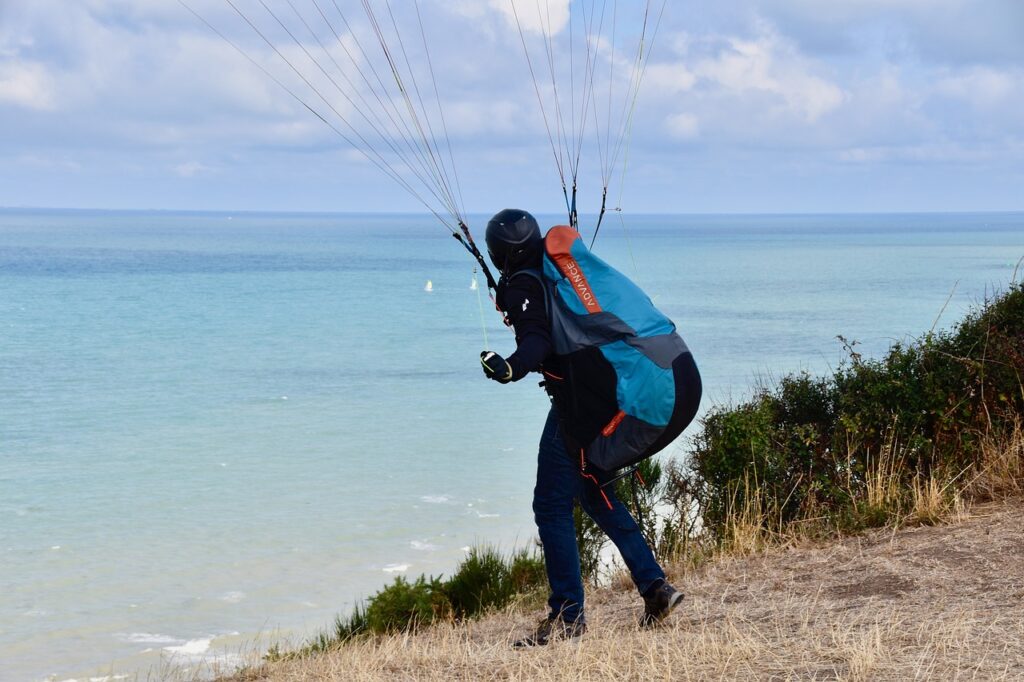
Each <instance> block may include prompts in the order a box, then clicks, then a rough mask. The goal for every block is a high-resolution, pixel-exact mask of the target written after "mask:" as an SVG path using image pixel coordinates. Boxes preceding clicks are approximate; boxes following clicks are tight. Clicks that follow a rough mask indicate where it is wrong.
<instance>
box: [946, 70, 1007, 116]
mask: <svg viewBox="0 0 1024 682" xmlns="http://www.w3.org/2000/svg"><path fill="white" fill-rule="evenodd" d="M1020 86H1021V81H1020V79H1019V78H1018V79H1015V78H1014V77H1013V76H1011V74H1009V73H1005V72H1002V71H997V70H995V69H991V68H983V67H975V68H972V69H969V70H967V71H963V72H957V73H953V74H951V75H949V76H946V77H944V78H942V79H941V80H939V81H938V83H936V85H935V92H936V93H939V94H941V95H947V96H949V97H957V98H960V99H963V100H967V101H969V102H971V103H972V104H976V105H982V106H986V107H991V106H996V105H998V104H1000V103H1002V102H1003V100H1005V99H1006V98H1007V97H1008V96H1009V95H1010V94H1012V93H1013V92H1014V90H1015V88H1019V87H1020Z"/></svg>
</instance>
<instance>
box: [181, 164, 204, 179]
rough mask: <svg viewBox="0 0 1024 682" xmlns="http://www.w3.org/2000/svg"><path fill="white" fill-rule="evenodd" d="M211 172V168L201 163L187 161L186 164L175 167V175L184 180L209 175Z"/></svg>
mask: <svg viewBox="0 0 1024 682" xmlns="http://www.w3.org/2000/svg"><path fill="white" fill-rule="evenodd" d="M209 171H210V168H209V166H206V165H204V164H202V163H200V162H199V161H186V162H185V163H179V164H178V165H177V166H175V167H174V172H175V174H176V175H179V176H181V177H183V178H194V177H195V176H197V175H200V174H203V173H207V172H209Z"/></svg>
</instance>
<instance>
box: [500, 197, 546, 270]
mask: <svg viewBox="0 0 1024 682" xmlns="http://www.w3.org/2000/svg"><path fill="white" fill-rule="evenodd" d="M486 241H487V255H489V256H490V257H491V262H492V263H494V267H496V268H498V271H499V272H501V274H502V275H508V274H511V273H513V272H515V271H516V270H521V269H523V268H528V267H532V266H537V265H540V257H541V253H542V250H543V245H544V237H543V236H542V235H541V233H540V225H538V224H537V220H536V219H535V218H534V217H533V216H532V215H530V214H529V213H527V212H526V211H522V210H519V209H517V208H506V209H505V210H504V211H499V212H498V213H495V214H494V217H493V218H491V219H490V221H489V222H488V223H487V234H486Z"/></svg>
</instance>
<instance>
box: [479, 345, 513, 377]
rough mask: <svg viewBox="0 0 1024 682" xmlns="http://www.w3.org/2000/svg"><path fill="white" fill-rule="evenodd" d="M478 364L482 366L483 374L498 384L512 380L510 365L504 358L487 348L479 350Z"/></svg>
mask: <svg viewBox="0 0 1024 682" xmlns="http://www.w3.org/2000/svg"><path fill="white" fill-rule="evenodd" d="M480 364H481V365H483V366H484V376H486V377H487V378H488V379H494V380H495V381H497V382H498V383H499V384H507V383H508V382H510V381H512V366H511V365H509V364H508V361H507V360H505V358H503V357H501V356H500V355H498V354H497V353H495V352H493V351H489V350H485V351H481V353H480Z"/></svg>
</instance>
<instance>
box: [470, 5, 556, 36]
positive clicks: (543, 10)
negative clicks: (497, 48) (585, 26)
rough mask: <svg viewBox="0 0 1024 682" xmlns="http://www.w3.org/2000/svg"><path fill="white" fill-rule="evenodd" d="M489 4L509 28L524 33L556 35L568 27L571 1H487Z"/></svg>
mask: <svg viewBox="0 0 1024 682" xmlns="http://www.w3.org/2000/svg"><path fill="white" fill-rule="evenodd" d="M489 3H490V6H491V7H492V8H493V9H496V10H498V11H499V12H500V13H501V15H502V16H503V17H504V18H505V20H506V21H508V24H509V26H511V27H513V28H516V27H517V26H522V28H523V31H524V32H528V33H537V34H541V33H547V34H548V35H558V34H559V33H561V32H562V29H564V28H565V27H566V26H568V25H569V5H570V4H571V0H489ZM517 19H518V23H517Z"/></svg>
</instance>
